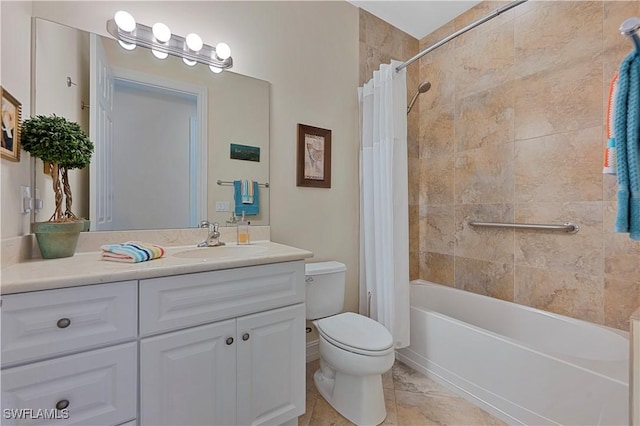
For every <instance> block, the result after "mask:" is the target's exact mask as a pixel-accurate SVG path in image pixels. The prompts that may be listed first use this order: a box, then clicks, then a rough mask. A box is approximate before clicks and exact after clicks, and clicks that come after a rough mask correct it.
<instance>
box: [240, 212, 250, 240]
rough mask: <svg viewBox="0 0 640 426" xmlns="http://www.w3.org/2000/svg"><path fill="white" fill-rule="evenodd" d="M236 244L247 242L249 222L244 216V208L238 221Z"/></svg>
mask: <svg viewBox="0 0 640 426" xmlns="http://www.w3.org/2000/svg"><path fill="white" fill-rule="evenodd" d="M238 244H249V224H248V223H247V220H246V219H245V217H244V210H243V211H242V218H241V219H240V220H239V221H238Z"/></svg>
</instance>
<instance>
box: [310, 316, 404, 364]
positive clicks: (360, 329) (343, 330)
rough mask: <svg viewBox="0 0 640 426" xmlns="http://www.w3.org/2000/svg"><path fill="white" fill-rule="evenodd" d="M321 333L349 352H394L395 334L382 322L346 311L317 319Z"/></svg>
mask: <svg viewBox="0 0 640 426" xmlns="http://www.w3.org/2000/svg"><path fill="white" fill-rule="evenodd" d="M315 325H316V327H317V328H318V332H319V333H320V335H321V336H322V337H323V338H324V339H325V340H327V341H328V342H329V343H331V344H333V345H334V346H337V347H339V348H342V349H344V350H347V351H349V352H353V353H357V354H361V355H367V356H384V355H387V354H389V353H390V352H393V350H394V346H393V336H392V335H391V333H389V330H387V329H386V328H385V327H384V326H383V325H382V324H380V323H378V322H376V321H374V320H372V319H371V318H367V317H365V316H363V315H358V314H355V313H353V312H345V313H342V314H339V315H334V316H331V317H327V318H323V319H321V320H318V321H315Z"/></svg>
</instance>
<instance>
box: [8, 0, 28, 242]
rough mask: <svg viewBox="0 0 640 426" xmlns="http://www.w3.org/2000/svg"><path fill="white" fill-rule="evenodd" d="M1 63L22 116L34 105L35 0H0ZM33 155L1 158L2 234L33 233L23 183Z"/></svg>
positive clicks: (9, 89) (24, 183) (26, 114)
mask: <svg viewBox="0 0 640 426" xmlns="http://www.w3.org/2000/svg"><path fill="white" fill-rule="evenodd" d="M0 15H1V17H0V20H1V23H2V25H1V28H0V32H1V41H0V43H1V46H0V47H1V50H0V52H1V55H0V56H1V63H0V84H1V85H2V87H3V88H4V89H6V90H7V91H9V93H11V94H12V95H13V96H14V97H15V98H16V99H17V100H18V101H20V102H21V103H22V118H23V119H24V118H26V117H28V116H29V112H30V109H31V100H30V95H31V90H30V87H31V69H30V64H31V59H30V53H29V52H30V51H31V2H30V1H22V2H11V1H4V0H3V1H1V2H0ZM30 163H31V158H30V157H29V154H28V153H27V152H25V151H22V152H21V154H20V162H19V163H16V162H12V161H9V160H6V159H2V160H0V188H1V191H0V192H1V193H2V194H1V197H0V200H1V201H0V211H1V212H2V214H1V215H0V216H1V218H2V219H0V221H1V222H2V223H1V226H0V236H1V237H2V238H10V237H16V236H18V235H26V234H28V233H29V223H30V217H29V215H28V214H24V215H23V214H20V206H21V203H22V200H21V198H20V186H21V185H25V186H29V185H30V178H29V170H30Z"/></svg>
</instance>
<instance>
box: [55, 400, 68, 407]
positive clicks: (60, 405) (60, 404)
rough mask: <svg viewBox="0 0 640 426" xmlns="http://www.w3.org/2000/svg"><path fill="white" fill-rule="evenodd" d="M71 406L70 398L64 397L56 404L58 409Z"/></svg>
mask: <svg viewBox="0 0 640 426" xmlns="http://www.w3.org/2000/svg"><path fill="white" fill-rule="evenodd" d="M68 406H69V400H68V399H63V400H60V401H58V403H57V404H56V410H64V409H65V408H67V407H68Z"/></svg>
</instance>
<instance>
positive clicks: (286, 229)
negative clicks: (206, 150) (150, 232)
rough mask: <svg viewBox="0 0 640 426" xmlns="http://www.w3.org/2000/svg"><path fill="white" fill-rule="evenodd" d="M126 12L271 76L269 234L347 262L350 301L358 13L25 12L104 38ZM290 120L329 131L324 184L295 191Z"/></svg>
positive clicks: (72, 7)
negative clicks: (221, 49)
mask: <svg viewBox="0 0 640 426" xmlns="http://www.w3.org/2000/svg"><path fill="white" fill-rule="evenodd" d="M119 9H126V10H128V11H129V12H130V13H132V14H133V16H134V17H135V18H136V19H138V20H139V21H140V22H143V23H145V24H147V25H151V24H153V23H154V22H157V21H162V22H164V23H166V24H167V25H169V27H170V28H171V29H172V30H173V31H174V32H176V33H177V34H181V35H183V36H184V35H186V34H188V33H189V32H192V31H194V32H198V33H199V34H200V35H201V36H202V38H203V39H204V41H205V42H206V43H209V44H216V43H218V42H219V41H225V42H227V43H228V44H229V45H230V46H231V49H232V54H233V58H234V70H235V71H237V72H239V73H242V74H247V75H250V76H252V77H256V78H260V79H264V80H267V81H269V82H271V85H272V86H271V89H272V90H271V132H270V136H271V137H270V140H271V142H270V143H271V155H270V181H271V183H272V186H271V189H270V192H271V219H270V223H271V236H272V239H273V240H274V241H278V242H282V243H285V244H290V245H293V246H298V247H302V248H306V249H309V250H312V251H313V252H314V253H315V258H314V259H313V260H314V261H321V260H329V259H335V260H338V261H341V262H344V263H346V264H347V267H348V268H349V269H348V273H347V284H348V289H347V294H346V300H345V305H346V306H345V308H347V309H349V310H356V309H357V299H358V283H357V280H358V203H359V201H358V199H359V195H358V112H357V111H358V106H357V95H356V88H357V86H358V64H359V53H358V43H359V34H358V30H359V23H358V10H357V8H356V7H354V6H352V5H351V4H349V3H347V2H325V1H318V2H313V1H309V2H120V1H112V2H69V3H65V2H34V4H33V12H34V15H35V16H39V17H42V18H45V19H50V20H53V21H56V22H60V23H63V24H67V25H70V26H73V27H76V28H80V29H83V30H86V31H91V32H95V33H99V34H101V35H107V34H106V30H105V22H106V20H107V19H110V18H111V17H112V16H113V14H114V13H115V12H116V11H117V10H119ZM297 123H303V124H309V125H313V126H317V127H322V128H327V129H331V130H332V131H333V134H332V143H333V146H332V151H333V153H332V186H333V187H332V188H331V189H317V188H298V187H296V186H295V180H296V177H295V176H296V168H295V162H296V132H297V128H296V125H297Z"/></svg>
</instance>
